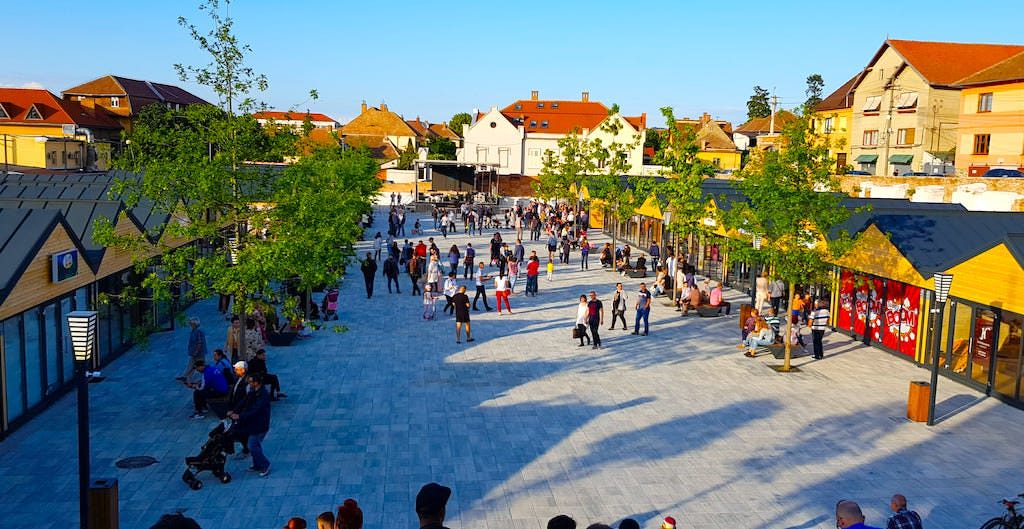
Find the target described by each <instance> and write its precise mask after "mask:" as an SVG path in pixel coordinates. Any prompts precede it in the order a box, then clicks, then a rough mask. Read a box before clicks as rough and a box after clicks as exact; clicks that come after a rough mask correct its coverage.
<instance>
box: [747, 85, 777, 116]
mask: <svg viewBox="0 0 1024 529" xmlns="http://www.w3.org/2000/svg"><path fill="white" fill-rule="evenodd" d="M771 115H772V106H771V104H769V102H768V90H765V89H764V88H761V87H760V86H755V87H754V95H752V96H750V99H749V100H748V101H747V119H748V120H750V119H754V118H766V117H768V116H771Z"/></svg>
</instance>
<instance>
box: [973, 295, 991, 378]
mask: <svg viewBox="0 0 1024 529" xmlns="http://www.w3.org/2000/svg"><path fill="white" fill-rule="evenodd" d="M976 313H977V314H976V316H975V318H974V337H973V338H972V340H973V341H972V343H971V364H972V365H971V378H972V379H974V381H975V382H977V383H979V384H983V385H987V384H988V375H989V366H991V365H992V354H993V350H994V346H995V322H996V314H995V313H994V312H992V311H990V310H978V311H976Z"/></svg>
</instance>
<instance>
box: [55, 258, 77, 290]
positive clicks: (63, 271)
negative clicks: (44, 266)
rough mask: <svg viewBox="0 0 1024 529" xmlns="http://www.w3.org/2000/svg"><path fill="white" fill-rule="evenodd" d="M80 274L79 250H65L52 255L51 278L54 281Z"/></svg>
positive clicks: (58, 281) (64, 279) (57, 281)
mask: <svg viewBox="0 0 1024 529" xmlns="http://www.w3.org/2000/svg"><path fill="white" fill-rule="evenodd" d="M77 275H78V250H65V251H63V252H59V253H55V254H53V255H52V256H50V279H51V280H52V281H53V282H54V283H60V282H61V281H67V280H68V279H71V278H73V277H75V276H77Z"/></svg>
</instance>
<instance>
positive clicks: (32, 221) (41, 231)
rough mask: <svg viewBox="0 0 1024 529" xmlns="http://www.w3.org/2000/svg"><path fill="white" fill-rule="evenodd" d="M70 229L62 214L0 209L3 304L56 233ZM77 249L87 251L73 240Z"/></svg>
mask: <svg viewBox="0 0 1024 529" xmlns="http://www.w3.org/2000/svg"><path fill="white" fill-rule="evenodd" d="M57 228H63V229H66V230H67V231H68V232H69V233H72V230H71V229H70V228H68V225H67V224H66V223H65V221H64V218H63V216H62V215H61V213H60V212H59V211H54V210H40V209H15V208H7V207H0V304H2V303H3V302H4V301H6V300H7V296H9V295H10V294H11V291H13V290H14V287H15V286H16V285H17V284H18V280H19V279H21V276H22V274H24V273H25V269H26V268H28V265H29V264H30V263H31V262H32V259H34V258H35V257H36V255H37V254H38V253H39V251H40V249H41V248H42V246H43V244H44V243H45V242H46V239H47V238H49V236H50V234H51V233H53V230H55V229H57ZM71 240H72V241H73V243H74V245H75V248H76V249H78V251H79V252H81V253H82V254H83V255H84V254H85V249H84V248H82V246H81V245H80V244H79V243H78V241H77V240H76V237H74V236H73V235H72V236H71Z"/></svg>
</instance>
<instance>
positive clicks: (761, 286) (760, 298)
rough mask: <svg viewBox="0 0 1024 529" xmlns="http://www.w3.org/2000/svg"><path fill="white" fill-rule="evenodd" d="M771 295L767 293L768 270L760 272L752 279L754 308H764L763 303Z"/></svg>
mask: <svg viewBox="0 0 1024 529" xmlns="http://www.w3.org/2000/svg"><path fill="white" fill-rule="evenodd" d="M770 297H771V296H770V295H769V294H768V272H761V275H759V276H757V279H755V280H754V308H755V309H757V310H764V304H765V303H767V302H768V299H769V298H770Z"/></svg>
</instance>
